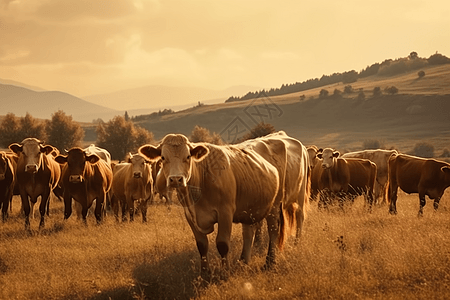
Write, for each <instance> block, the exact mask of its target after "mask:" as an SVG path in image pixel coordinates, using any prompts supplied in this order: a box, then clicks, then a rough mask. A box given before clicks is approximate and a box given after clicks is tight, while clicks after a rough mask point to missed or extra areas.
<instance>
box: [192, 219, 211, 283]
mask: <svg viewBox="0 0 450 300" xmlns="http://www.w3.org/2000/svg"><path fill="white" fill-rule="evenodd" d="M189 225H191V224H189ZM191 228H192V232H193V233H194V236H195V240H196V242H197V249H198V252H199V253H200V273H201V277H202V278H203V279H204V280H207V281H209V279H210V276H211V271H210V269H209V263H208V237H207V236H206V234H203V233H201V232H198V231H196V230H195V229H194V228H193V227H192V226H191Z"/></svg>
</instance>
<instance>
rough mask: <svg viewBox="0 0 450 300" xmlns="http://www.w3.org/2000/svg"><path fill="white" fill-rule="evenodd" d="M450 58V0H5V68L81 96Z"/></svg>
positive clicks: (261, 82)
mask: <svg viewBox="0 0 450 300" xmlns="http://www.w3.org/2000/svg"><path fill="white" fill-rule="evenodd" d="M411 51H416V52H417V53H418V54H419V56H420V57H429V56H430V55H432V54H434V53H436V51H438V52H439V53H442V54H444V55H446V56H450V1H448V0H442V1H433V0H431V1H430V0H426V1H425V0H424V1H423V0H407V1H405V0H398V1H397V0H389V1H385V0H375V1H372V0H365V1H361V0H351V1H347V0H343V1H336V0H330V1H328V0H323V1H321V0H318V1H300V0H296V1H288V0H281V1H266V0H258V1H248V0H202V1H200V0H184V1H181V0H0V78H2V79H10V80H15V81H20V82H22V83H26V84H29V85H35V86H39V87H41V88H44V89H47V90H60V91H64V92H68V93H71V94H73V95H76V96H80V97H82V96H86V95H91V94H98V93H107V92H113V91H117V90H121V89H127V88H134V87H140V86H145V85H167V86H195V87H204V88H213V89H225V88H227V87H230V86H233V85H252V86H257V87H261V88H271V87H275V88H276V87H280V86H281V85H282V84H286V83H294V82H301V81H304V80H307V79H310V78H315V77H321V76H322V75H323V74H326V75H329V74H332V73H335V72H344V71H349V70H352V69H355V70H356V71H360V70H361V69H363V68H365V67H366V66H367V65H370V64H372V63H375V62H381V61H383V60H384V59H387V58H392V59H395V58H399V57H405V56H407V55H408V54H409V53H410V52H411Z"/></svg>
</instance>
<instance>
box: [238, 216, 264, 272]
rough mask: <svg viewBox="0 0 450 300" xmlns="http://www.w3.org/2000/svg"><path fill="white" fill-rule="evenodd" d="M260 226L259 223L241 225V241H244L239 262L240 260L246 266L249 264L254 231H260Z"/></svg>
mask: <svg viewBox="0 0 450 300" xmlns="http://www.w3.org/2000/svg"><path fill="white" fill-rule="evenodd" d="M260 224H261V222H259V223H255V224H251V225H250V224H242V239H243V240H244V241H243V245H242V253H241V258H240V260H242V261H243V262H244V263H246V264H248V263H250V257H251V255H252V244H253V237H254V236H255V230H256V231H258V229H259V230H261V225H260ZM260 234H261V233H260Z"/></svg>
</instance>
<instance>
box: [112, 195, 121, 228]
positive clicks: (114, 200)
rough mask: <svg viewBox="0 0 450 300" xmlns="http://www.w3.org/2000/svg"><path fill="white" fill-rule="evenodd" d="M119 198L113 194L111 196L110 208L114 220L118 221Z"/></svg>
mask: <svg viewBox="0 0 450 300" xmlns="http://www.w3.org/2000/svg"><path fill="white" fill-rule="evenodd" d="M119 204H120V203H119V199H117V197H116V196H115V195H112V196H111V209H112V211H113V213H114V218H115V219H116V222H117V223H119Z"/></svg>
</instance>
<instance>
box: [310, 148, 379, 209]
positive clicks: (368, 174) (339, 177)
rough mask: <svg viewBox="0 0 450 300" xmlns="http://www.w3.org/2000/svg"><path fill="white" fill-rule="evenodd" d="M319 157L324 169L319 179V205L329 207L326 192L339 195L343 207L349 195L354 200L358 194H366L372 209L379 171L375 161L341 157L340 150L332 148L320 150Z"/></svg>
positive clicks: (330, 194)
mask: <svg viewBox="0 0 450 300" xmlns="http://www.w3.org/2000/svg"><path fill="white" fill-rule="evenodd" d="M317 157H318V158H321V159H323V161H322V168H323V171H322V175H321V177H320V181H319V189H320V191H321V195H320V200H319V207H322V206H324V207H327V204H328V199H327V198H328V197H327V195H326V194H329V196H334V195H337V196H338V198H339V204H340V205H341V207H342V205H343V203H344V200H345V198H346V197H347V196H350V199H351V200H354V198H355V197H356V196H358V195H364V197H365V199H366V202H367V203H368V204H369V210H371V207H372V204H373V186H374V184H375V177H376V173H377V166H376V165H375V164H374V163H373V162H371V161H370V160H367V159H357V158H347V159H345V158H340V157H339V152H337V151H333V149H331V148H325V149H324V150H323V151H320V150H319V153H318V154H317Z"/></svg>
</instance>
